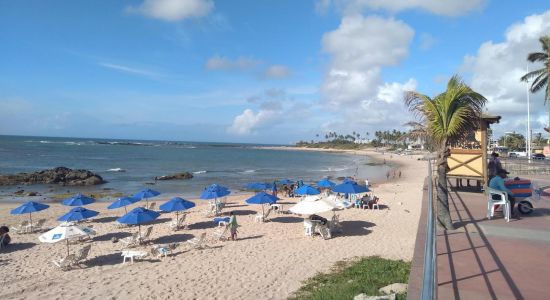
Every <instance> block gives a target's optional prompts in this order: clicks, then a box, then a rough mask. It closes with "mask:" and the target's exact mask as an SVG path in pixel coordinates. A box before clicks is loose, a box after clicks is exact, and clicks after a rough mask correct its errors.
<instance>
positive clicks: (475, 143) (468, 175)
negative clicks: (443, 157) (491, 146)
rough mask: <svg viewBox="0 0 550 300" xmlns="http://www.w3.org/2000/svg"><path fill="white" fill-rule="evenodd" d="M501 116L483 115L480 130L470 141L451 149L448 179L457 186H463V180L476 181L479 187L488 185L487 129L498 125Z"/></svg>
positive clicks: (474, 133)
mask: <svg viewBox="0 0 550 300" xmlns="http://www.w3.org/2000/svg"><path fill="white" fill-rule="evenodd" d="M499 121H500V116H491V115H485V114H484V115H482V117H481V121H480V122H479V128H478V129H477V130H476V131H475V132H472V134H471V137H470V139H469V140H466V141H464V142H462V143H461V144H460V145H456V146H454V147H451V156H449V158H448V159H447V164H448V165H449V171H448V172H447V177H448V178H455V179H456V186H462V179H466V180H467V182H468V185H469V181H470V180H475V181H476V182H477V186H482V185H486V184H487V183H488V182H487V181H488V180H487V145H488V142H487V129H489V127H490V125H491V124H494V123H498V122H499Z"/></svg>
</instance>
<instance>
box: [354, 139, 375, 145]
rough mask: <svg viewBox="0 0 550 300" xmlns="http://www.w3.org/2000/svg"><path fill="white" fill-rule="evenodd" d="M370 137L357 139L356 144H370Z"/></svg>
mask: <svg viewBox="0 0 550 300" xmlns="http://www.w3.org/2000/svg"><path fill="white" fill-rule="evenodd" d="M370 142H371V140H370V139H355V141H354V143H356V144H370Z"/></svg>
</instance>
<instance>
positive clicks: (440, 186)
mask: <svg viewBox="0 0 550 300" xmlns="http://www.w3.org/2000/svg"><path fill="white" fill-rule="evenodd" d="M442 144H443V145H442V146H440V149H439V152H438V155H437V156H438V157H437V183H436V190H437V220H438V221H439V224H441V226H443V227H444V228H445V229H447V230H454V229H455V227H454V225H453V222H452V221H451V213H450V211H449V190H448V187H447V171H448V169H449V166H448V164H447V158H448V157H449V156H450V151H449V147H448V146H447V141H443V143H442Z"/></svg>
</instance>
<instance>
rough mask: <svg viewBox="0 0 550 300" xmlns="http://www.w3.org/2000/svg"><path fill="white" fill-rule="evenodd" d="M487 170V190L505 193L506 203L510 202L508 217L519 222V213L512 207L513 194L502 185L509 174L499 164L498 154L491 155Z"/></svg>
mask: <svg viewBox="0 0 550 300" xmlns="http://www.w3.org/2000/svg"><path fill="white" fill-rule="evenodd" d="M487 168H488V174H489V188H492V189H495V190H498V191H502V192H506V193H507V194H508V201H509V202H510V215H511V216H512V218H515V219H518V220H519V219H520V216H519V213H518V212H515V211H514V206H515V205H516V200H515V199H514V194H513V193H512V191H511V190H510V189H508V188H507V187H506V185H505V184H504V182H505V180H504V179H506V177H507V176H508V174H510V173H509V172H508V171H506V170H505V169H504V168H503V167H502V163H501V162H500V159H499V155H498V153H496V152H493V153H491V158H490V159H489V164H488V165H487ZM495 200H498V199H495Z"/></svg>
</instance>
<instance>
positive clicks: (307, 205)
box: [289, 200, 337, 215]
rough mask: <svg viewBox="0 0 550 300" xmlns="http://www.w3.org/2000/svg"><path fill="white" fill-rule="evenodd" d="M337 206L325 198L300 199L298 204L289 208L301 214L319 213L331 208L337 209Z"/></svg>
mask: <svg viewBox="0 0 550 300" xmlns="http://www.w3.org/2000/svg"><path fill="white" fill-rule="evenodd" d="M335 209H337V207H336V206H335V205H333V204H331V203H329V202H327V201H325V200H316V201H300V202H298V203H297V204H296V205H294V206H292V207H291V208H290V209H289V210H290V211H291V212H292V213H295V214H299V215H313V214H319V213H323V212H327V211H331V210H335Z"/></svg>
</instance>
